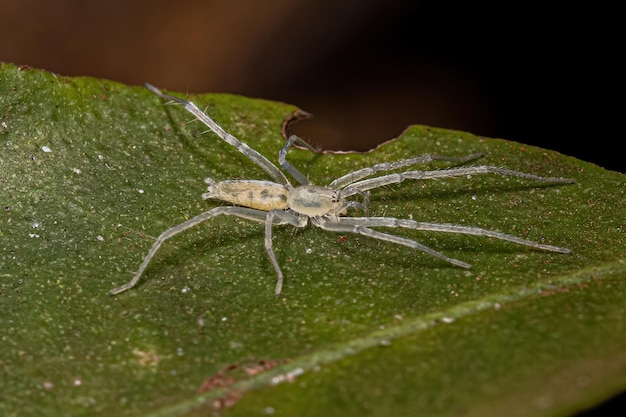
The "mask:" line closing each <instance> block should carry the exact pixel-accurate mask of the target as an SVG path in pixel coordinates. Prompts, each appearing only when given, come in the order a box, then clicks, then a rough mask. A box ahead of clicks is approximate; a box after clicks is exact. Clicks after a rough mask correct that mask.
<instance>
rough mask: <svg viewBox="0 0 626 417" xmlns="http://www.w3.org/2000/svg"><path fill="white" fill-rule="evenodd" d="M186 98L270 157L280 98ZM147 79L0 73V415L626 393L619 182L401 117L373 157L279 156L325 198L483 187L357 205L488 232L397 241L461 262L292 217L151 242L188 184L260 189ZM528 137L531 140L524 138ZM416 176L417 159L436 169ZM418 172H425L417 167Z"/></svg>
mask: <svg viewBox="0 0 626 417" xmlns="http://www.w3.org/2000/svg"><path fill="white" fill-rule="evenodd" d="M191 99H192V100H193V101H194V102H196V103H197V104H198V105H199V106H200V107H201V108H206V111H207V112H208V114H210V115H211V116H212V117H213V118H214V119H215V120H216V121H217V122H218V123H220V124H221V125H222V126H223V127H224V128H225V130H226V131H228V132H230V133H232V134H233V135H234V136H236V137H238V138H239V139H241V140H242V141H244V142H246V143H247V144H248V145H250V146H252V147H253V148H254V149H256V150H258V151H259V152H261V153H262V154H264V155H265V156H267V157H268V158H269V159H270V160H272V161H276V160H277V154H278V150H279V149H280V148H281V147H282V144H283V142H284V138H282V137H281V124H282V123H283V121H284V120H285V119H286V118H287V117H289V116H290V115H292V114H293V113H294V112H295V111H296V110H297V109H296V108H295V107H294V106H291V105H286V104H282V103H274V102H269V101H263V100H254V99H249V98H245V97H238V96H231V95H216V94H211V95H202V96H193V97H191ZM205 130H206V128H205V127H204V126H203V125H201V124H200V123H198V122H194V121H193V120H192V117H191V116H190V115H189V114H188V113H186V112H185V111H184V109H182V108H181V107H180V106H177V105H168V104H167V103H165V102H164V101H163V100H162V99H160V98H159V97H157V96H155V95H154V94H152V93H150V92H149V91H147V90H146V89H144V88H143V87H128V86H124V85H120V84H117V83H113V82H109V81H104V80H96V79H91V78H67V77H61V76H56V75H53V74H51V73H48V72H45V71H39V70H20V69H18V68H16V67H14V66H12V65H8V64H4V65H1V66H0V146H1V157H0V184H1V190H2V193H1V194H0V199H1V200H2V201H1V202H0V204H1V205H2V208H3V210H2V212H1V214H0V216H1V217H0V239H1V241H2V245H1V246H0V277H1V280H0V308H1V311H2V318H1V319H0V332H1V334H2V335H1V336H0V384H1V386H0V391H1V393H2V401H0V412H1V414H3V415H9V416H11V415H20V416H22V415H44V414H45V415H90V416H99V415H102V416H108V415H119V416H148V415H158V416H178V415H192V414H193V413H194V412H199V413H200V414H199V415H205V414H210V413H211V410H213V409H220V410H221V413H222V414H223V415H228V416H229V415H233V416H235V415H246V416H249V415H259V414H261V415H262V414H273V415H277V416H278V415H311V416H316V415H320V416H321V415H324V416H333V415H337V416H339V415H341V416H345V415H355V414H359V415H371V416H384V415H402V414H404V415H407V414H411V415H417V414H419V415H431V416H437V415H441V416H449V415H459V414H461V415H480V416H489V415H503V414H507V415H520V416H521V415H535V416H544V415H545V416H555V415H568V414H571V413H574V412H576V411H577V410H580V409H582V408H585V407H590V406H593V405H594V404H597V403H599V402H600V401H602V400H604V399H606V398H608V397H609V396H611V395H613V394H615V393H617V392H619V391H621V390H623V389H624V388H625V387H626V372H625V371H624V370H625V369H626V353H625V352H626V351H625V350H624V346H626V343H625V342H626V331H624V317H626V301H625V300H626V298H625V295H626V284H625V282H626V281H625V278H626V261H625V258H626V247H625V245H624V241H625V239H624V229H625V227H626V224H625V223H626V221H625V219H626V207H625V205H626V203H625V201H626V198H625V192H626V177H625V176H624V175H623V174H620V173H616V172H610V171H606V170H603V169H601V168H600V167H597V166H595V165H593V164H590V163H586V162H583V161H580V160H576V159H574V158H570V157H567V156H563V155H559V154H558V153H555V152H552V151H547V150H543V149H539V148H535V147H531V146H527V145H522V144H519V143H514V142H509V141H505V140H499V139H487V138H481V137H476V136H473V135H470V134H467V133H463V132H457V131H450V130H443V129H435V128H430V127H425V126H412V127H410V128H409V129H407V131H406V132H405V133H404V134H403V135H402V137H401V138H399V139H398V140H395V141H392V142H390V143H387V144H385V145H384V146H381V147H379V148H378V149H376V150H375V151H372V152H370V153H367V154H331V153H327V154H323V155H315V154H313V153H311V152H308V151H305V150H293V151H292V152H290V154H289V160H290V161H291V162H292V163H293V164H294V165H296V166H297V167H299V168H300V169H301V170H302V171H303V172H304V173H306V174H307V175H308V177H309V179H310V180H311V181H312V182H314V183H316V184H320V185H324V184H328V183H330V182H331V181H332V180H333V179H334V178H336V177H338V176H341V175H343V174H345V173H347V172H350V171H353V170H356V169H359V168H362V167H366V166H370V165H373V164H376V163H381V162H385V161H394V160H398V159H403V158H407V157H409V156H415V155H420V154H426V153H438V154H441V155H450V156H465V155H468V154H472V153H476V152H483V153H484V154H485V157H484V158H483V159H482V160H480V161H479V162H476V163H480V164H485V165H495V166H500V167H507V168H511V169H516V170H520V171H525V172H532V173H535V174H538V175H545V176H561V177H569V178H574V179H575V180H576V183H575V184H573V185H541V184H537V183H534V182H531V181H528V180H522V179H515V178H505V177H501V176H497V175H484V176H481V175H476V176H473V177H472V178H457V179H449V180H442V181H423V182H416V181H405V182H403V183H402V184H397V185H393V186H388V187H384V188H381V189H378V190H374V191H373V192H372V194H371V197H370V203H371V206H370V214H371V215H376V216H388V217H398V218H413V219H414V220H418V221H429V222H441V223H455V224H461V225H467V226H477V227H482V228H487V229H493V230H499V231H502V232H505V233H510V234H514V235H517V236H521V237H524V238H528V239H531V240H535V241H542V242H545V243H548V244H552V245H557V246H565V247H568V248H570V249H572V250H573V254H572V255H563V254H556V253H550V252H543V251H538V250H532V249H528V248H526V247H521V246H518V245H515V244H512V243H507V242H501V241H496V240H493V239H487V238H481V237H475V236H463V235H451V234H442V233H424V232H416V231H410V230H400V229H391V230H388V231H390V232H391V233H397V234H399V235H402V236H406V237H409V238H412V239H416V240H418V241H420V242H421V243H423V244H426V245H428V246H429V247H432V248H433V249H435V250H438V251H441V252H443V253H445V254H446V255H449V256H451V257H454V258H457V259H461V260H463V261H466V262H469V263H471V264H472V265H473V269H472V270H470V271H466V270H463V269H461V268H457V267H454V266H451V265H448V264H446V263H444V262H442V261H440V260H438V259H434V258H432V257H429V256H428V255H425V254H422V253H419V252H416V251H413V250H410V249H408V248H405V247H401V246H397V245H392V244H389V243H385V242H380V241H375V240H371V239H368V238H366V237H360V236H356V235H346V236H343V235H338V234H333V233H328V232H324V231H322V230H320V229H316V228H313V227H308V228H306V229H297V230H295V229H293V228H291V227H280V228H276V230H275V235H274V240H273V242H274V248H275V251H276V254H277V257H278V260H279V263H280V264H281V265H282V267H283V271H284V273H285V277H286V281H285V285H284V287H283V293H282V296H281V297H280V298H278V299H277V298H275V297H274V295H273V289H274V283H275V274H274V270H273V268H272V265H271V264H270V262H269V260H268V259H267V257H266V255H265V249H264V247H263V235H264V232H263V226H262V225H260V224H256V223H250V222H248V221H245V220H241V219H236V218H230V217H223V218H215V219H213V220H212V221H210V222H208V223H207V224H204V225H201V226H199V227H197V228H195V229H192V230H189V231H187V232H185V233H182V234H180V235H178V236H176V237H175V238H173V239H171V240H170V241H168V242H166V243H165V244H164V245H163V247H162V249H161V250H160V251H159V252H158V253H157V255H156V256H155V258H154V259H153V261H152V263H151V264H150V266H149V267H148V270H147V271H146V273H145V275H144V277H143V278H142V280H141V282H140V284H139V285H138V286H137V287H136V288H134V289H132V290H130V291H128V292H126V293H123V294H121V295H119V296H117V297H112V298H111V297H108V292H109V290H111V289H112V288H114V287H116V286H119V285H121V284H123V283H125V282H127V281H128V280H129V279H130V278H131V277H132V272H133V271H134V270H135V269H136V268H137V267H138V265H139V264H140V263H141V261H142V260H143V257H144V256H145V254H146V252H147V250H148V249H149V248H150V246H151V244H152V242H153V238H154V236H158V235H159V234H160V233H161V232H162V231H164V230H166V229H167V228H169V227H172V226H174V225H176V224H179V223H181V222H183V221H185V220H187V219H189V218H191V217H193V216H195V215H197V214H199V213H201V212H203V211H205V210H208V209H210V208H212V207H217V206H218V205H219V203H218V202H213V201H204V200H202V199H201V198H200V195H201V194H202V193H203V192H204V191H205V189H206V185H205V184H204V182H203V180H204V178H205V177H211V178H213V179H215V180H222V179H229V178H230V179H232V178H247V179H266V180H267V179H269V178H267V176H266V175H265V174H264V173H263V171H262V170H261V169H259V168H258V167H256V166H255V165H254V164H252V163H251V162H250V161H249V160H248V159H246V158H245V157H244V156H242V155H241V154H240V153H238V152H237V151H236V150H235V149H233V148H232V147H230V146H229V145H227V144H225V143H224V142H221V141H220V140H219V139H218V138H217V137H216V136H215V135H213V134H212V133H207V132H205ZM538 134H540V132H538ZM450 166H453V164H450V163H433V164H429V165H428V167H427V168H424V169H444V168H446V167H450ZM419 169H422V168H419Z"/></svg>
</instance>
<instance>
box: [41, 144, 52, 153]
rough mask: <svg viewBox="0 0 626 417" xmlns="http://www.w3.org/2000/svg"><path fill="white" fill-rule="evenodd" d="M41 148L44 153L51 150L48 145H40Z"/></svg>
mask: <svg viewBox="0 0 626 417" xmlns="http://www.w3.org/2000/svg"><path fill="white" fill-rule="evenodd" d="M41 150H42V151H44V152H45V153H49V152H52V149H50V147H49V146H42V147H41Z"/></svg>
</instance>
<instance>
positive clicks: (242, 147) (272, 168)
mask: <svg viewBox="0 0 626 417" xmlns="http://www.w3.org/2000/svg"><path fill="white" fill-rule="evenodd" d="M146 87H147V88H148V90H150V91H152V92H153V93H154V94H156V95H158V96H159V97H162V98H164V99H168V100H172V101H175V102H176V103H178V104H181V105H182V106H183V107H184V108H185V110H187V111H188V112H189V113H191V114H193V115H194V116H195V117H196V118H197V119H198V120H200V121H201V122H202V123H204V124H205V125H206V126H207V127H208V128H209V129H211V130H212V131H213V133H215V134H216V135H217V136H219V137H220V139H222V140H223V141H224V142H226V143H228V144H229V145H231V146H233V147H234V148H235V149H237V150H238V151H239V152H241V153H242V154H244V155H245V156H246V157H247V158H248V159H250V160H251V161H252V162H254V163H255V164H257V165H258V166H259V167H260V168H261V169H262V170H263V171H265V172H267V174H268V175H269V176H270V177H272V178H273V179H274V180H275V181H276V182H277V183H279V184H283V185H290V184H289V180H287V177H286V176H285V174H283V173H282V171H281V170H280V169H278V167H277V166H276V165H274V164H273V163H272V162H270V160H269V159H267V158H266V157H264V156H263V155H261V154H260V153H259V152H257V151H255V150H254V149H252V148H251V147H249V146H248V145H246V144H245V143H243V142H241V141H240V140H239V139H237V138H236V137H234V136H233V135H231V134H230V133H228V132H226V131H225V130H224V129H223V128H222V127H221V126H220V125H219V124H217V122H215V120H213V119H211V118H210V117H209V115H207V114H206V113H205V112H203V111H202V110H200V108H199V107H198V106H196V105H195V104H194V103H192V102H191V101H188V100H184V99H182V98H178V97H174V96H171V95H169V94H165V93H163V92H162V91H161V90H159V89H158V88H156V87H155V86H153V85H152V84H148V83H146Z"/></svg>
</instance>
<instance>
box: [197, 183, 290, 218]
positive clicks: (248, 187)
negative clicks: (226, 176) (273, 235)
mask: <svg viewBox="0 0 626 417" xmlns="http://www.w3.org/2000/svg"><path fill="white" fill-rule="evenodd" d="M205 182H206V183H207V184H208V185H209V186H208V187H207V192H206V193H204V194H202V198H204V199H205V200H206V199H207V198H212V199H216V200H221V201H226V202H227V203H232V204H235V205H238V206H243V207H250V208H253V209H257V210H263V211H270V210H285V209H286V208H287V199H288V195H289V189H288V188H287V187H286V186H284V185H281V184H276V183H274V182H270V181H258V180H225V181H220V182H215V181H213V180H212V179H210V178H207V179H206V180H205Z"/></svg>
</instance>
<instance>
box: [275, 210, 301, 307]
mask: <svg viewBox="0 0 626 417" xmlns="http://www.w3.org/2000/svg"><path fill="white" fill-rule="evenodd" d="M307 222H308V220H307V217H303V216H297V215H295V214H293V213H291V212H288V211H283V210H270V211H268V212H267V215H266V216H265V251H266V252H267V256H268V258H270V261H271V262H272V265H273V266H274V270H275V271H276V275H277V279H276V289H275V290H274V294H275V295H276V297H278V296H279V295H280V293H281V291H282V289H283V271H282V270H281V269H280V265H279V264H278V261H277V260H276V255H275V254H274V248H273V247H272V226H273V225H275V224H285V223H289V224H291V225H292V226H295V227H304V226H306V224H307Z"/></svg>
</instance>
